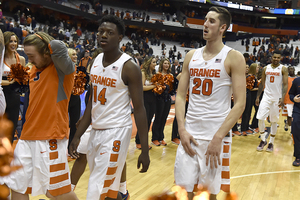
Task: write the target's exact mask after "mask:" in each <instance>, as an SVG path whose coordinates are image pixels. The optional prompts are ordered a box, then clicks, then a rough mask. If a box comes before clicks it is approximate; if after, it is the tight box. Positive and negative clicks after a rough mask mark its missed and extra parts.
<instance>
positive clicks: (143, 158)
mask: <svg viewBox="0 0 300 200" xmlns="http://www.w3.org/2000/svg"><path fill="white" fill-rule="evenodd" d="M141 164H142V169H141V170H140V173H145V172H147V170H148V168H149V165H150V158H149V153H148V152H147V153H143V152H142V153H141V154H140V156H139V158H138V163H137V168H138V169H139V168H140V167H141Z"/></svg>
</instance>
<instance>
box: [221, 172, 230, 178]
mask: <svg viewBox="0 0 300 200" xmlns="http://www.w3.org/2000/svg"><path fill="white" fill-rule="evenodd" d="M222 179H230V172H229V171H222Z"/></svg>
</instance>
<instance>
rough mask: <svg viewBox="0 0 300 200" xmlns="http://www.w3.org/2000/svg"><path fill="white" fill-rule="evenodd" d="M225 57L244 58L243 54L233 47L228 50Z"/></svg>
mask: <svg viewBox="0 0 300 200" xmlns="http://www.w3.org/2000/svg"><path fill="white" fill-rule="evenodd" d="M227 57H229V58H233V60H235V59H234V58H244V56H243V54H242V53H241V52H239V51H237V50H235V49H231V50H230V51H229V52H228V55H227Z"/></svg>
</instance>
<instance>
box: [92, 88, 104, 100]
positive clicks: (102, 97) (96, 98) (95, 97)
mask: <svg viewBox="0 0 300 200" xmlns="http://www.w3.org/2000/svg"><path fill="white" fill-rule="evenodd" d="M93 90H94V102H95V103H96V102H97V100H98V101H100V103H101V105H105V102H106V98H105V93H106V88H103V89H102V90H101V91H100V92H99V95H98V97H97V86H94V88H93Z"/></svg>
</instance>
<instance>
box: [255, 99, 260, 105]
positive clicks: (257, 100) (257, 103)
mask: <svg viewBox="0 0 300 200" xmlns="http://www.w3.org/2000/svg"><path fill="white" fill-rule="evenodd" d="M255 105H256V106H259V98H256V100H255Z"/></svg>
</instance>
